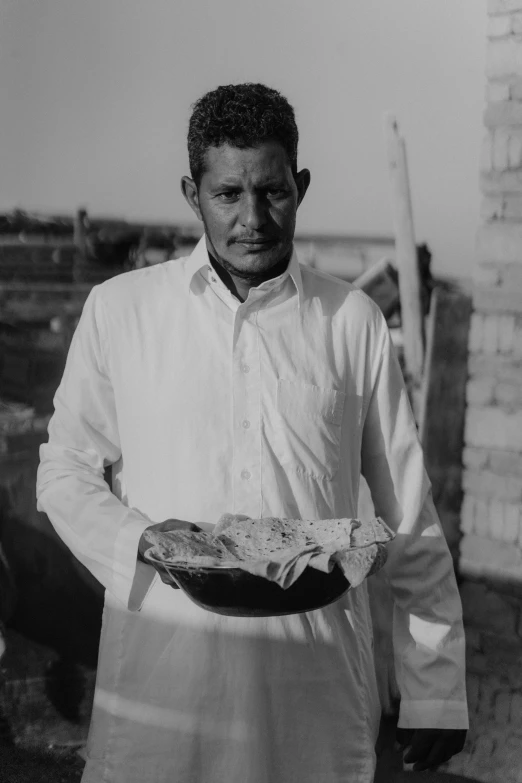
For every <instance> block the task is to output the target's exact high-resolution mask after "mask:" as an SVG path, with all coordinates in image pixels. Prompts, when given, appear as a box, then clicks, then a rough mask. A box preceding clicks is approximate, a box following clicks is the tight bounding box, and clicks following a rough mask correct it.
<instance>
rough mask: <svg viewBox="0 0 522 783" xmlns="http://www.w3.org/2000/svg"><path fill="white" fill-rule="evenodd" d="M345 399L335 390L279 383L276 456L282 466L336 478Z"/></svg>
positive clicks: (291, 382)
mask: <svg viewBox="0 0 522 783" xmlns="http://www.w3.org/2000/svg"><path fill="white" fill-rule="evenodd" d="M345 398H346V395H345V394H344V392H341V391H335V390H334V389H322V388H320V387H319V386H312V385H311V384H307V383H296V382H294V381H287V380H285V379H283V378H280V379H279V380H278V382H277V397H276V420H275V421H274V435H275V440H274V453H275V456H276V457H277V459H278V461H279V463H280V464H281V465H282V466H284V467H285V468H287V469H290V470H295V471H297V472H301V473H305V474H307V475H309V476H313V477H315V478H321V479H332V478H334V476H335V474H336V473H337V471H338V470H339V459H340V449H341V424H342V420H343V413H344V405H345Z"/></svg>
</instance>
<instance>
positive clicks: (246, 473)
mask: <svg viewBox="0 0 522 783" xmlns="http://www.w3.org/2000/svg"><path fill="white" fill-rule="evenodd" d="M251 475H252V474H251V473H250V471H249V470H242V471H241V478H242V479H245V481H248V479H249V478H250V476H251Z"/></svg>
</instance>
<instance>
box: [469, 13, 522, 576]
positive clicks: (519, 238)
mask: <svg viewBox="0 0 522 783" xmlns="http://www.w3.org/2000/svg"><path fill="white" fill-rule="evenodd" d="M486 63H487V64H486V77H487V84H486V108H485V112H484V124H485V135H484V143H483V151H482V161H481V189H482V217H481V225H480V227H479V230H478V236H477V264H476V268H475V274H474V290H473V308H474V312H473V315H472V322H471V330H470V338H469V351H470V354H469V381H468V386H467V403H468V409H467V416H466V428H465V442H466V448H465V449H464V454H463V462H464V467H465V470H464V477H463V483H464V491H465V495H464V503H463V508H462V517H461V526H462V532H463V533H464V537H463V540H462V542H461V553H460V570H461V573H462V574H463V575H468V576H472V577H481V576H484V577H488V576H491V577H494V578H497V577H498V578H499V579H501V580H503V581H507V582H515V583H518V584H520V585H522V0H489V4H488V42H487V61H486Z"/></svg>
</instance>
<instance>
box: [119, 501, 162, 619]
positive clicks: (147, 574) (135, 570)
mask: <svg viewBox="0 0 522 783" xmlns="http://www.w3.org/2000/svg"><path fill="white" fill-rule="evenodd" d="M151 524H152V523H151V521H150V520H149V519H147V518H146V517H143V516H141V515H140V514H139V513H138V512H137V511H134V510H129V512H128V516H127V518H126V519H125V521H124V522H123V524H122V525H121V527H120V530H119V532H118V535H117V537H116V542H115V545H114V566H113V575H112V589H111V592H112V594H113V595H114V596H115V597H116V598H117V599H118V600H119V601H121V602H122V603H123V604H124V605H125V606H126V607H127V609H129V610H130V611H131V612H135V611H137V610H139V609H141V606H142V604H143V602H144V600H145V597H146V595H147V593H148V592H149V590H150V588H151V587H152V584H153V582H155V580H156V578H157V577H158V573H157V571H156V570H155V569H154V568H153V567H152V566H151V565H147V564H146V563H142V562H140V561H139V560H138V543H139V540H140V538H141V535H142V533H143V531H144V530H145V529H146V528H147V527H149V526H150V525H151Z"/></svg>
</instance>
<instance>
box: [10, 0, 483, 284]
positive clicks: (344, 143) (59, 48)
mask: <svg viewBox="0 0 522 783" xmlns="http://www.w3.org/2000/svg"><path fill="white" fill-rule="evenodd" d="M485 47H486V7H485V0H320V2H319V0H264V2H257V0H169V1H167V0H88V2H85V0H2V3H1V6H0V106H1V107H2V122H1V123H0V210H10V209H12V208H14V207H19V208H22V209H28V210H31V209H34V210H40V211H44V212H48V213H53V212H54V213H67V214H72V213H73V212H75V211H76V209H77V208H78V207H80V206H85V207H86V208H87V210H88V211H89V213H91V214H92V215H98V216H117V217H123V218H125V219H129V220H132V219H136V220H151V221H168V222H173V223H190V222H193V215H192V213H191V212H190V210H189V208H188V206H187V205H186V203H185V201H184V200H183V197H182V195H181V192H180V187H179V181H180V178H181V176H182V175H183V174H187V173H188V162H187V153H186V131H187V123H188V118H189V115H190V106H191V104H192V103H193V102H194V101H195V100H197V98H198V97H200V96H201V95H202V94H203V93H204V92H206V91H208V90H211V89H213V88H214V87H216V86H218V85H219V84H230V83H238V82H244V81H261V82H264V83H265V84H268V85H270V86H272V87H275V88H276V89H278V90H280V91H281V92H282V93H283V94H284V95H285V96H286V97H287V98H288V99H289V101H290V102H291V103H292V105H293V106H294V108H295V111H296V117H297V121H298V126H299V130H300V148H299V164H300V166H302V167H304V166H306V167H307V168H309V169H310V170H311V172H312V185H311V187H310V190H309V192H308V194H307V196H306V199H305V201H304V202H303V204H302V206H301V208H300V211H299V215H298V225H297V230H298V232H299V233H301V234H310V233H321V234H336V235H350V234H377V235H390V234H392V233H393V222H392V210H391V203H390V186H389V177H388V168H387V159H386V145H385V140H384V130H383V128H384V115H385V113H386V112H392V113H394V114H395V115H396V117H397V120H398V123H399V127H400V130H401V132H402V134H403V136H404V137H405V139H406V146H407V154H408V163H409V172H410V182H411V192H412V201H413V212H414V220H415V232H416V238H417V240H418V241H419V242H420V241H427V242H428V244H429V245H430V248H431V249H432V252H433V254H434V261H433V265H434V269H435V271H438V272H440V273H441V274H446V273H447V274H457V275H458V276H468V275H470V274H471V270H472V268H473V264H474V262H475V258H474V247H475V233H476V230H477V227H478V224H479V203H480V192H479V183H478V177H479V160H480V144H481V140H482V136H483V122H482V113H483V109H484V91H485V76H484V68H485Z"/></svg>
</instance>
